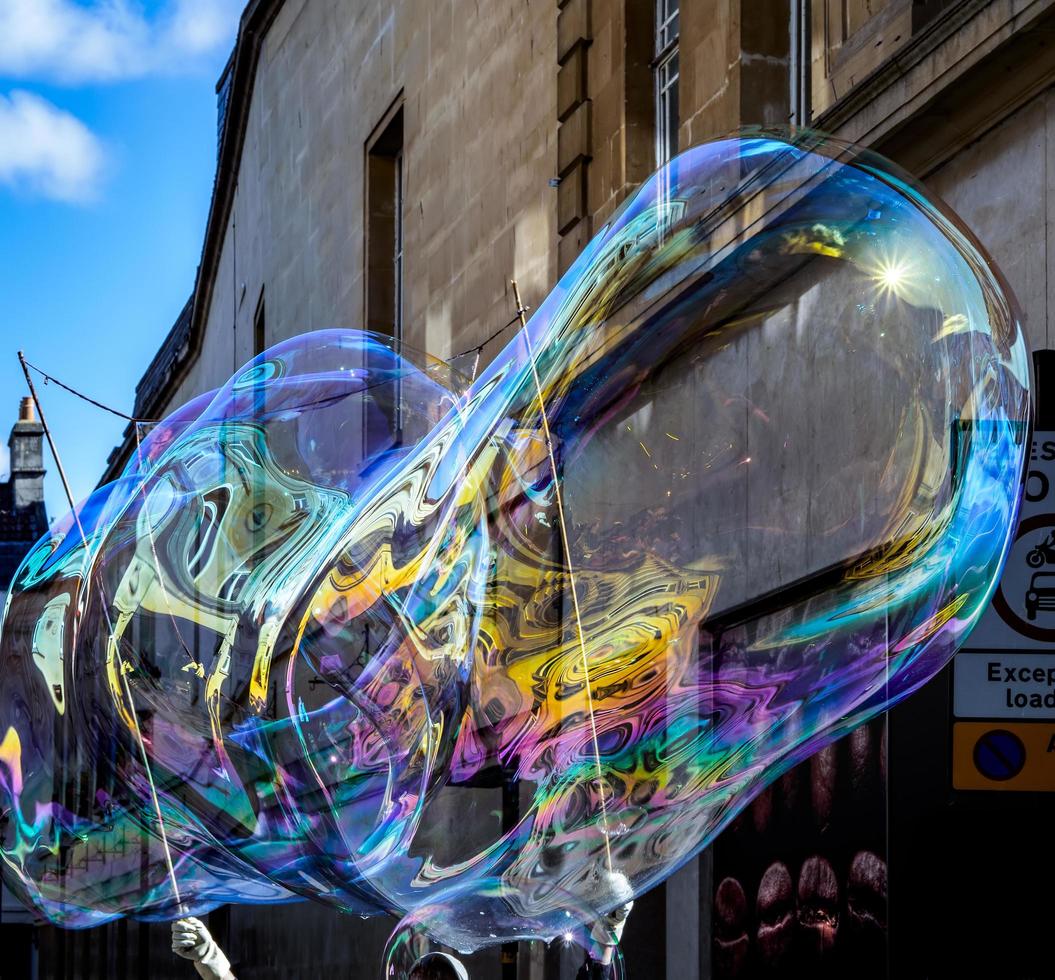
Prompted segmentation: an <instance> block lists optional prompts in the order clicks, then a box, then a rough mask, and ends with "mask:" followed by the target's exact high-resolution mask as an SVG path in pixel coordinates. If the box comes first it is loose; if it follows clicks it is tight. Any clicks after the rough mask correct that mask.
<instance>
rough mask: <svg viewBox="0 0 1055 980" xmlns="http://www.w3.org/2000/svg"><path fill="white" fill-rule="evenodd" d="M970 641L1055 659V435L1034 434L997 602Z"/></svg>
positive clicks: (995, 597) (976, 645) (984, 647)
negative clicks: (1036, 652)
mask: <svg viewBox="0 0 1055 980" xmlns="http://www.w3.org/2000/svg"><path fill="white" fill-rule="evenodd" d="M967 642H968V644H969V646H970V648H972V649H974V648H980V649H982V650H989V649H994V650H1001V649H1003V650H1009V649H1010V650H1047V651H1049V653H1050V654H1053V655H1055V432H1050V431H1048V432H1034V433H1033V445H1032V448H1031V452H1030V456H1029V470H1028V475H1027V477H1026V485H1025V491H1024V496H1023V500H1022V512H1021V514H1020V515H1019V523H1018V530H1017V531H1016V533H1015V539H1014V542H1013V543H1012V545H1011V552H1010V554H1009V555H1008V556H1007V564H1006V565H1005V566H1004V573H1003V575H1002V576H1001V577H1000V582H999V583H998V584H997V588H996V592H995V594H994V595H993V601H992V602H991V603H990V604H989V608H988V609H986V611H985V612H984V613H983V614H982V618H981V619H980V620H979V622H978V625H977V626H976V627H975V629H974V631H973V632H972V633H971V635H970V637H969V638H968V641H967Z"/></svg>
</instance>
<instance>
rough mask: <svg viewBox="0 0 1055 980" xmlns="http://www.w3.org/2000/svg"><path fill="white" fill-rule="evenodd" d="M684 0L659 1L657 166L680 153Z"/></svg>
mask: <svg viewBox="0 0 1055 980" xmlns="http://www.w3.org/2000/svg"><path fill="white" fill-rule="evenodd" d="M680 12H681V11H680V0H656V58H655V62H654V66H655V84H656V166H658V167H662V166H663V165H664V164H665V163H667V162H668V161H669V160H670V159H671V158H672V157H674V156H675V155H676V154H677V152H678V120H679V117H678V78H679V72H678V34H679V29H680V28H679V14H680Z"/></svg>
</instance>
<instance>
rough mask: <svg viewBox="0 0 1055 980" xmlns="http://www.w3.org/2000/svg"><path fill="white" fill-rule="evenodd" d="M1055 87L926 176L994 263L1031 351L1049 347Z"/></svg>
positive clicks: (1054, 257)
mask: <svg viewBox="0 0 1055 980" xmlns="http://www.w3.org/2000/svg"><path fill="white" fill-rule="evenodd" d="M1053 155H1055V89H1048V90H1047V91H1046V92H1043V93H1042V94H1041V95H1038V96H1037V97H1036V98H1034V99H1033V101H1032V102H1029V103H1028V104H1026V105H1025V106H1023V107H1022V108H1021V109H1019V110H1018V112H1016V113H1014V115H1012V116H1010V117H1009V118H1007V119H1005V120H1004V121H1003V122H1002V123H1000V124H999V125H998V126H996V127H995V128H993V129H991V130H990V131H989V132H987V133H986V134H985V135H984V136H982V137H981V138H980V139H978V140H977V141H976V142H974V143H972V144H971V145H969V146H968V147H966V148H965V149H964V150H962V151H961V152H960V153H959V154H958V155H957V156H955V157H954V158H953V159H952V160H950V161H949V162H948V163H947V164H945V165H944V166H943V167H941V168H940V169H939V170H937V171H936V172H935V173H933V174H931V175H930V176H929V177H928V178H927V180H926V183H927V186H928V187H929V188H931V189H932V190H933V191H934V192H935V193H937V194H938V195H939V196H940V197H942V198H943V199H944V200H945V201H946V203H947V204H949V205H950V206H951V207H952V209H953V210H954V211H955V212H956V213H957V214H958V215H959V216H960V217H961V218H962V219H963V220H964V221H965V222H966V223H967V226H968V227H969V228H970V229H971V230H972V231H973V232H974V234H975V235H976V236H977V237H978V238H979V239H980V240H981V242H982V244H983V245H984V246H985V248H986V249H987V250H988V251H989V253H990V254H991V255H992V256H993V258H994V259H995V260H996V264H997V265H998V266H999V267H1000V270H1001V272H1003V273H1004V276H1005V277H1006V278H1007V281H1008V283H1009V284H1010V286H1011V289H1012V290H1013V292H1014V293H1015V296H1016V297H1017V299H1018V301H1019V305H1020V306H1021V308H1022V313H1023V318H1024V323H1025V327H1026V334H1027V336H1028V337H1029V341H1030V344H1031V345H1032V347H1033V348H1034V349H1041V348H1048V347H1051V346H1052V339H1053V337H1052V323H1051V315H1052V313H1053V312H1055V275H1052V273H1053V271H1055V248H1053V247H1052V246H1053V245H1055V232H1053V231H1052V230H1051V229H1052V227H1053V222H1055V175H1052V174H1051V173H1050V171H1049V167H1048V161H1049V160H1050V159H1052V158H1053Z"/></svg>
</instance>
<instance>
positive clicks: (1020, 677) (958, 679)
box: [953, 650, 1055, 718]
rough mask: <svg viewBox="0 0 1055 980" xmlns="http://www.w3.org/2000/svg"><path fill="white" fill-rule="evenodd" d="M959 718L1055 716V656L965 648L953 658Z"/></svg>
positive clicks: (954, 684) (955, 701) (954, 695)
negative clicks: (968, 649)
mask: <svg viewBox="0 0 1055 980" xmlns="http://www.w3.org/2000/svg"><path fill="white" fill-rule="evenodd" d="M953 713H954V714H955V715H956V716H957V717H958V718H1055V656H1052V654H1050V653H1008V652H1007V651H1000V650H992V651H982V652H975V651H973V650H972V651H965V652H963V653H960V654H959V655H958V656H957V657H956V659H955V661H953Z"/></svg>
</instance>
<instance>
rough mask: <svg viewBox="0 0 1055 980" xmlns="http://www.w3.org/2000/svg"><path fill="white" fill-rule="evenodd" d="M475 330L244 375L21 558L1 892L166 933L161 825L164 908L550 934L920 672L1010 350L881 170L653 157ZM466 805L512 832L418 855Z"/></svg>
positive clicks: (482, 939) (1004, 505)
mask: <svg viewBox="0 0 1055 980" xmlns="http://www.w3.org/2000/svg"><path fill="white" fill-rule="evenodd" d="M503 336H508V337H509V339H508V342H507V345H506V347H505V348H504V349H503V350H501V351H500V352H499V353H497V354H496V355H495V356H494V357H493V359H492V360H491V361H490V363H489V364H488V366H487V367H486V368H485V369H484V370H483V371H482V372H481V373H480V375H479V376H478V377H476V378H474V379H466V378H461V377H459V376H458V375H457V374H456V373H455V372H453V371H451V370H450V369H448V368H447V367H446V365H444V364H442V363H441V362H440V361H437V360H435V359H432V358H429V357H427V356H424V355H417V354H413V353H411V352H409V351H406V350H404V351H395V350H394V349H393V347H392V345H391V342H390V341H388V340H386V339H385V338H381V337H377V336H372V335H369V334H365V333H361V332H356V331H350V330H333V331H325V332H321V333H312V334H305V335H303V336H299V337H296V338H294V339H292V340H289V341H286V342H284V343H282V344H279V345H278V346H277V347H275V348H272V349H271V350H270V351H268V352H266V353H265V354H264V355H262V356H261V357H259V358H257V359H256V360H255V361H254V362H253V363H251V364H250V365H248V366H247V367H246V368H244V369H243V370H242V371H240V372H239V373H238V374H236V375H235V377H233V378H232V379H231V380H230V381H229V382H228V383H227V384H226V385H225V386H224V387H222V388H221V389H220V390H218V391H216V392H213V393H210V394H209V395H207V396H203V397H202V398H200V399H198V400H197V401H195V402H194V403H192V404H191V405H189V406H187V407H185V408H184V409H182V410H180V411H179V412H177V413H176V414H175V415H173V416H172V417H171V418H170V419H168V420H166V421H165V422H164V423H161V424H160V425H158V426H157V427H156V428H155V429H154V430H153V431H152V432H151V434H150V436H149V438H147V439H145V440H144V442H143V444H142V446H141V447H140V450H139V452H138V454H137V456H136V458H135V459H134V460H133V461H132V463H131V464H130V466H129V468H128V470H127V472H126V473H125V474H124V476H123V477H122V479H121V480H119V481H118V482H117V483H115V484H113V485H111V486H108V487H105V488H103V489H101V490H100V491H98V492H97V493H96V494H95V495H94V496H93V497H92V498H91V499H90V500H89V501H87V502H86V503H85V504H84V505H83V506H82V507H81V508H80V509H79V514H78V519H77V520H74V519H73V518H72V516H71V517H67V518H66V519H64V520H63V521H61V522H59V523H58V524H57V525H56V526H55V528H54V529H53V531H52V533H51V535H50V536H49V537H48V538H47V539H45V540H43V541H41V542H40V543H39V544H38V545H37V546H36V547H35V549H34V550H33V552H32V553H31V554H30V555H29V556H28V558H27V559H26V561H25V562H24V563H23V565H22V567H21V568H20V569H19V571H18V573H17V574H16V577H15V581H14V582H13V584H12V591H11V595H10V597H9V600H8V606H7V609H6V610H5V616H4V621H3V629H2V637H0V643H2V649H0V656H2V659H3V670H2V672H0V798H2V806H3V812H4V822H3V833H2V856H3V874H4V880H5V881H6V882H7V883H8V885H9V886H10V887H12V888H14V889H15V890H16V891H17V893H18V894H19V895H20V896H21V897H22V898H23V900H24V901H26V902H27V903H28V904H30V905H32V906H33V907H34V908H36V909H37V910H39V911H40V912H41V913H42V914H43V915H45V916H47V917H48V918H50V919H51V920H53V921H55V922H58V923H61V924H63V925H67V926H85V925H92V924H95V923H98V922H102V921H105V920H107V919H109V918H112V917H115V916H120V915H137V916H143V917H147V918H168V917H174V916H175V915H176V914H177V911H178V906H179V903H178V902H177V896H176V894H175V892H174V890H173V887H172V884H171V882H170V879H169V875H168V874H167V871H166V865H165V861H164V852H163V839H162V830H164V831H165V838H166V839H167V842H168V844H169V846H170V848H171V852H172V857H173V861H174V866H175V872H176V877H177V879H178V883H179V892H180V895H179V898H180V900H181V901H182V904H183V906H184V907H185V908H186V909H187V910H189V911H190V912H193V913H197V912H201V911H204V910H207V909H208V908H210V907H213V906H215V905H217V904H218V903H222V902H232V901H233V902H281V901H289V900H293V899H298V898H307V899H312V900H315V901H320V902H326V903H329V904H331V905H334V906H336V907H338V908H341V909H343V910H346V911H349V912H357V913H364V914H369V913H373V912H392V913H395V914H397V915H399V916H406V917H407V926H408V929H411V930H418V931H420V930H425V931H426V932H428V933H429V934H430V935H431V936H432V937H433V938H434V939H437V940H440V941H446V942H448V943H451V944H452V945H456V946H457V947H458V948H461V949H469V948H475V947H479V946H484V945H488V944H492V943H496V942H502V941H508V940H510V939H515V938H544V939H549V938H552V937H556V936H564V935H569V934H574V935H576V936H580V935H582V934H585V933H588V932H589V929H590V923H592V922H594V921H595V920H596V919H597V918H598V917H599V916H601V915H603V914H604V913H605V912H607V911H609V910H610V909H611V908H613V907H614V906H616V905H618V904H621V903H622V902H624V901H625V900H626V899H627V897H628V896H630V895H637V894H640V893H641V892H643V891H645V890H647V889H648V888H650V887H651V886H653V885H655V884H656V883H657V882H660V881H662V880H663V879H664V878H665V877H667V876H668V875H670V874H671V873H673V871H675V870H676V869H677V868H678V867H679V866H680V865H681V864H682V863H684V862H685V861H686V860H688V859H689V858H690V857H691V856H692V855H693V854H695V853H697V852H698V851H699V850H700V849H701V848H702V847H703V846H705V845H706V844H707V843H708V841H710V840H711V839H713V837H714V836H715V835H716V834H718V833H719V832H720V831H721V829H722V827H723V826H725V824H727V823H728V822H729V821H730V820H731V819H732V818H733V817H734V816H735V815H736V813H737V812H738V811H739V810H740V809H741V808H742V807H743V806H745V805H746V804H747V803H748V802H749V801H750V800H751V798H752V797H753V796H754V795H755V794H756V793H757V792H758V791H760V790H761V789H762V788H763V787H764V786H765V785H766V784H768V783H769V782H770V781H772V780H773V779H774V778H776V777H777V776H778V775H779V774H780V773H781V772H783V771H784V770H786V769H788V768H789V767H791V766H792V765H794V764H795V763H796V762H798V761H799V760H801V759H803V758H805V757H806V756H808V755H809V754H811V753H812V752H814V751H816V749H817V748H819V747H820V746H822V745H824V744H826V743H827V742H829V741H831V740H832V739H834V738H836V737H838V736H839V735H841V734H842V733H844V732H846V731H847V730H849V729H850V728H852V727H854V726H855V725H857V724H859V723H860V722H862V721H864V720H866V719H867V718H869V717H871V716H872V715H874V714H876V713H877V712H879V711H882V710H883V709H884V708H886V707H887V706H889V705H890V704H891V703H893V702H894V701H896V700H897V699H899V698H901V697H903V696H905V695H907V694H909V693H910V692H911V691H912V690H914V689H915V688H916V687H918V686H919V685H920V684H922V683H923V682H924V681H926V680H927V679H928V678H930V677H931V676H933V675H934V674H935V673H936V672H937V671H938V670H939V669H940V668H941V667H942V666H943V665H944V664H945V663H946V662H947V661H948V659H949V658H950V657H951V656H952V654H953V653H954V651H955V650H956V648H957V647H958V645H959V644H961V643H962V642H963V640H964V638H965V637H966V635H967V633H968V631H969V630H970V628H971V626H972V625H973V624H974V622H975V620H976V619H977V617H978V615H979V614H980V612H981V610H982V608H983V607H984V605H985V603H986V602H987V600H988V597H989V595H990V592H991V589H992V587H993V583H994V581H995V579H996V576H997V575H998V573H999V570H1000V568H1001V563H1002V561H1003V559H1004V556H1005V554H1006V550H1007V547H1008V540H1009V535H1010V531H1011V529H1012V527H1013V525H1014V522H1015V517H1016V511H1017V500H1018V491H1019V484H1020V478H1021V472H1022V467H1023V460H1024V447H1025V445H1026V434H1027V429H1028V424H1029V368H1028V357H1027V352H1026V348H1025V344H1024V341H1023V337H1022V333H1021V330H1020V327H1019V324H1018V322H1017V320H1016V317H1015V313H1014V311H1013V308H1012V306H1011V304H1010V301H1009V298H1008V295H1007V293H1006V290H1005V289H1004V287H1003V286H1002V284H1001V281H1000V279H999V277H998V275H997V274H996V273H995V271H994V270H993V267H992V265H991V263H990V262H989V260H988V259H987V258H986V256H985V255H984V254H983V253H982V252H981V250H980V248H979V246H978V245H977V244H976V243H975V242H973V240H972V239H971V238H970V236H969V234H968V233H967V232H966V231H965V230H964V229H963V228H962V227H961V226H960V225H959V223H958V222H957V221H956V219H955V218H954V217H952V216H951V215H949V214H947V213H945V212H944V211H943V210H942V208H941V207H940V206H939V205H938V204H937V203H936V202H934V201H933V200H931V199H930V198H928V196H927V194H926V192H925V191H924V190H922V189H921V188H920V187H919V186H918V185H916V184H915V183H913V182H912V180H911V179H909V178H908V177H907V176H905V175H903V174H901V173H899V172H898V171H897V170H896V169H895V168H893V167H892V166H891V165H889V164H887V163H886V162H885V161H883V160H881V159H879V158H877V157H874V156H872V155H869V154H866V153H863V152H861V151H858V150H856V149H854V148H852V147H847V146H844V145H841V144H838V143H835V142H833V141H830V140H825V139H822V138H821V137H818V136H816V135H813V134H801V135H798V136H796V137H794V138H792V137H790V136H781V135H776V134H757V135H748V136H744V137H742V138H735V139H726V140H722V141H718V142H714V143H709V144H705V145H702V146H699V147H697V148H695V149H693V150H690V151H688V152H687V153H685V154H683V155H682V156H680V157H678V158H677V159H675V160H674V161H673V162H672V163H671V164H670V165H669V166H667V167H666V168H665V169H664V170H662V171H661V172H659V173H658V174H656V175H655V176H654V177H653V178H651V179H650V180H649V181H648V182H646V183H645V184H644V185H643V186H642V187H641V188H640V189H639V190H638V191H637V192H636V193H635V194H634V195H633V196H632V197H631V198H630V199H629V201H628V202H627V204H626V205H625V206H624V207H623V208H622V209H621V211H620V212H619V213H618V214H617V215H616V216H615V217H613V218H612V220H611V221H610V222H609V224H607V225H606V226H605V227H604V228H602V229H601V230H600V232H599V233H598V235H597V237H596V238H595V239H594V240H593V241H592V242H591V243H590V244H589V246H588V247H587V248H586V250H585V251H584V253H583V254H582V255H581V256H580V258H579V259H578V261H577V262H576V263H575V264H574V266H573V267H572V268H571V270H570V271H569V272H568V273H567V274H566V275H565V276H564V277H563V279H562V280H561V281H560V283H559V284H558V285H557V287H556V288H555V289H554V291H553V292H552V293H551V294H550V295H549V297H548V298H547V299H546V300H545V302H543V303H542V304H541V305H540V306H539V308H538V310H537V312H536V313H535V314H534V316H533V317H532V318H531V320H530V322H529V324H528V327H527V329H526V330H525V331H523V332H519V333H518V332H516V331H510V333H509V334H508V335H503ZM540 396H541V397H540ZM543 405H544V412H543V409H542V406H543ZM547 433H548V434H549V439H550V440H551V444H550V445H548V444H547ZM550 449H552V453H551V452H550ZM562 515H563V522H564V523H563V527H562V524H561V520H562ZM82 529H83V537H82ZM137 729H138V731H139V732H141V735H142V739H143V748H142V750H141V748H140V746H139V744H138V737H137V735H136V731H137ZM144 754H145V756H146V762H144ZM151 779H152V780H153V783H154V786H155V788H156V800H157V802H156V803H155V802H154V792H153V791H152V790H151V786H150V782H151ZM503 784H505V785H507V786H509V787H512V789H513V791H514V792H513V793H512V795H513V796H514V797H515V798H516V799H517V800H518V802H519V806H518V808H517V812H516V813H514V814H512V815H509V814H507V815H506V817H507V819H505V820H504V822H499V823H495V824H494V825H493V827H492V825H489V824H486V823H482V824H479V825H478V826H475V827H473V828H471V827H469V821H468V820H467V821H466V823H465V833H464V835H460V834H456V835H454V836H453V837H452V835H451V834H450V833H449V832H448V830H449V827H450V820H451V813H452V807H453V808H454V809H455V810H456V809H457V807H458V806H460V805H462V804H461V803H459V801H462V803H464V801H466V800H469V799H471V798H472V794H474V793H483V792H492V793H493V790H491V791H488V790H486V789H484V787H496V786H501V785H503ZM473 787H476V788H473ZM159 810H160V815H159V812H158V811H159ZM489 828H490V829H489ZM582 941H584V942H585V941H586V940H585V939H583V940H582ZM395 946H396V947H399V946H400V943H399V942H396V943H395Z"/></svg>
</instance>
